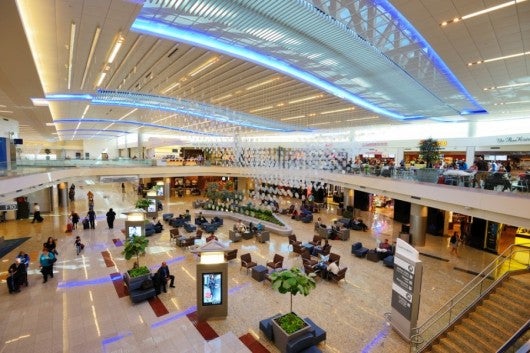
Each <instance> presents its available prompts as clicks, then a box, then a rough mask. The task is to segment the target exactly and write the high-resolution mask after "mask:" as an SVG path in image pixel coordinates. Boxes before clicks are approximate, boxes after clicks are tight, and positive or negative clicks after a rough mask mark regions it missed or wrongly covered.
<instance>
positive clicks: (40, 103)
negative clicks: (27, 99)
mask: <svg viewBox="0 0 530 353" xmlns="http://www.w3.org/2000/svg"><path fill="white" fill-rule="evenodd" d="M31 102H32V103H33V105H34V106H36V107H47V106H49V105H50V103H49V102H48V100H47V99H46V98H31Z"/></svg>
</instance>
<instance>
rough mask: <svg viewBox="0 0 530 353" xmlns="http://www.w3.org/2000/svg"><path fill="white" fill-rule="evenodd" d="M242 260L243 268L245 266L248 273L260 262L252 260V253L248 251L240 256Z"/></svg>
mask: <svg viewBox="0 0 530 353" xmlns="http://www.w3.org/2000/svg"><path fill="white" fill-rule="evenodd" d="M240 260H241V268H245V269H246V270H247V274H248V271H249V270H250V269H251V268H252V267H254V266H257V265H258V264H257V263H255V262H254V261H252V256H251V255H250V253H247V254H243V255H241V256H240ZM241 268H240V270H241Z"/></svg>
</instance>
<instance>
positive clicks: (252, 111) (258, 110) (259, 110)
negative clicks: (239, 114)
mask: <svg viewBox="0 0 530 353" xmlns="http://www.w3.org/2000/svg"><path fill="white" fill-rule="evenodd" d="M272 108H274V106H273V105H268V106H266V107H263V108H258V109H254V110H251V111H250V113H257V112H261V111H263V110H269V109H272Z"/></svg>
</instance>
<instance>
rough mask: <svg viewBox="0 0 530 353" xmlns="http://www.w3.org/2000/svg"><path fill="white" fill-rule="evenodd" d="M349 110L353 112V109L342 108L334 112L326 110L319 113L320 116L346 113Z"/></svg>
mask: <svg viewBox="0 0 530 353" xmlns="http://www.w3.org/2000/svg"><path fill="white" fill-rule="evenodd" d="M350 110H355V108H354V107H350V108H343V109H336V110H328V111H326V112H321V113H320V115H326V114H332V113H340V112H347V111H350Z"/></svg>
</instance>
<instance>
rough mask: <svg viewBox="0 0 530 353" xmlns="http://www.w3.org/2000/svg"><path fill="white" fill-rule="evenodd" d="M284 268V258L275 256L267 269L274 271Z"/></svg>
mask: <svg viewBox="0 0 530 353" xmlns="http://www.w3.org/2000/svg"><path fill="white" fill-rule="evenodd" d="M282 266H283V256H282V255H278V254H274V258H273V259H272V261H270V262H267V267H270V268H271V269H272V270H273V271H274V270H277V269H279V268H282Z"/></svg>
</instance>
